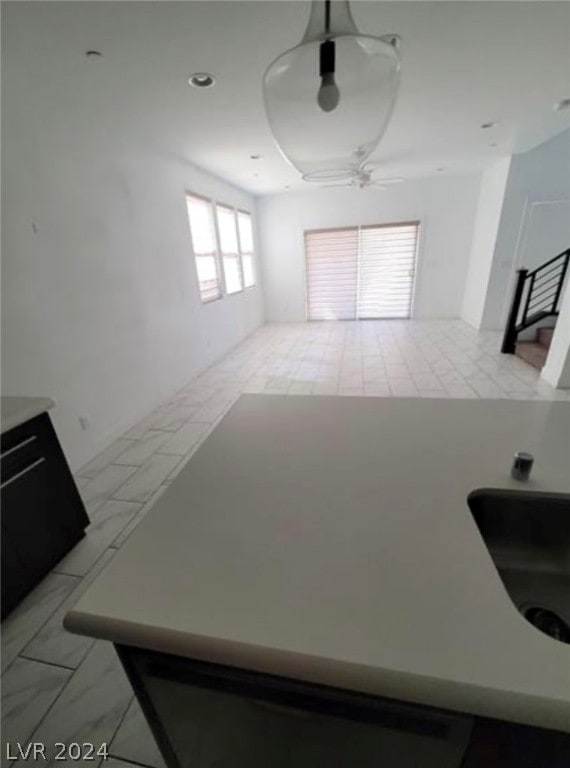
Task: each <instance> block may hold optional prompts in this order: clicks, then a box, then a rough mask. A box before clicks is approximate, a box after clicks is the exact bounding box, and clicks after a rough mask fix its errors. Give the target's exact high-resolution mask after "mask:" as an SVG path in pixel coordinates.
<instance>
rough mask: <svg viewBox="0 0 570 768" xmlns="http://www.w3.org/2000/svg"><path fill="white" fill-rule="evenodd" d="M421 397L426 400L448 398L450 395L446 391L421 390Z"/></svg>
mask: <svg viewBox="0 0 570 768" xmlns="http://www.w3.org/2000/svg"><path fill="white" fill-rule="evenodd" d="M418 392H419V396H420V397H425V398H438V399H441V398H447V397H449V395H448V394H447V392H446V391H445V390H444V389H419V390H418Z"/></svg>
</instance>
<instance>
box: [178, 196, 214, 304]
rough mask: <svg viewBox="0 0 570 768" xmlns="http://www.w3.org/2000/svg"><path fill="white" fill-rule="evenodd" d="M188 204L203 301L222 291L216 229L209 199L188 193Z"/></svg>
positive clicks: (210, 299) (211, 298)
mask: <svg viewBox="0 0 570 768" xmlns="http://www.w3.org/2000/svg"><path fill="white" fill-rule="evenodd" d="M186 205H187V208H188V219H189V221H190V234H191V236H192V248H193V250H194V258H195V260H196V272H197V274H198V285H199V288H200V297H201V299H202V301H203V302H206V301H212V300H213V299H219V298H221V295H222V291H221V287H220V280H219V275H218V265H217V247H216V229H215V226H214V214H213V211H212V205H211V203H210V201H209V200H205V199H204V198H202V197H195V196H194V195H186Z"/></svg>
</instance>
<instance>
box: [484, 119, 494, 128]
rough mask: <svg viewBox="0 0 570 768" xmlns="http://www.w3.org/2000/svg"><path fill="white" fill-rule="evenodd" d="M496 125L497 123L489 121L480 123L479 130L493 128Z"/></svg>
mask: <svg viewBox="0 0 570 768" xmlns="http://www.w3.org/2000/svg"><path fill="white" fill-rule="evenodd" d="M496 125H497V123H495V122H493V121H492V120H490V121H489V122H488V123H482V124H481V128H494V127H495V126H496Z"/></svg>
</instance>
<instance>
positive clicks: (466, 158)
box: [2, 0, 570, 194]
mask: <svg viewBox="0 0 570 768" xmlns="http://www.w3.org/2000/svg"><path fill="white" fill-rule="evenodd" d="M2 6H3V36H4V39H5V43H6V41H9V40H12V41H13V45H12V46H9V50H14V51H16V49H17V56H18V58H19V60H20V61H28V65H29V66H30V67H32V66H35V67H36V68H37V76H38V77H40V78H45V80H46V83H45V87H46V88H48V89H52V90H53V93H54V98H57V97H58V95H59V96H60V97H63V95H64V91H65V96H66V98H67V99H68V101H69V99H71V98H72V99H73V108H74V109H81V108H82V101H84V102H85V106H87V104H88V103H90V104H91V105H92V104H93V103H96V104H97V105H98V108H99V109H100V110H103V111H107V112H110V113H112V114H113V115H116V119H117V124H119V123H120V122H121V121H122V120H123V119H124V120H126V119H127V117H128V119H129V120H130V121H131V122H132V121H133V120H136V121H137V125H138V128H139V134H140V133H142V134H144V135H145V136H146V139H147V140H149V141H151V142H152V143H153V145H155V146H156V147H157V148H160V149H161V150H165V149H167V150H168V151H169V152H171V153H172V154H174V155H176V156H179V157H184V158H186V159H188V160H190V161H192V162H194V163H196V164H198V165H200V166H202V167H203V168H206V169H207V170H209V171H212V172H213V173H215V174H217V175H219V176H221V177H222V178H225V179H227V180H229V181H231V182H233V183H235V184H236V185H238V186H240V187H242V188H244V189H247V190H249V191H251V192H253V193H255V194H266V193H270V192H276V191H282V190H283V189H284V188H285V187H286V186H289V187H290V188H291V189H307V188H310V187H313V185H310V184H309V183H307V182H303V181H302V180H301V179H300V177H299V174H298V173H297V172H296V171H295V170H294V169H292V168H291V167H290V166H289V165H288V164H287V162H286V161H285V160H284V159H283V157H282V156H281V155H280V153H279V151H278V150H277V148H276V146H275V144H274V142H273V140H272V138H271V135H270V133H269V129H268V126H267V123H266V120H265V115H264V111H263V105H262V96H261V78H262V75H263V72H264V70H265V68H266V67H267V65H268V64H269V63H270V62H271V61H272V60H273V59H274V58H275V57H276V56H277V55H278V54H280V53H281V52H283V51H284V50H286V49H287V48H290V47H292V46H293V45H296V44H297V42H298V41H299V40H300V38H301V36H302V33H303V31H304V28H305V25H306V21H307V17H308V9H309V4H308V3H305V2H296V1H293V2H281V1H280V0H278V1H275V2H267V1H266V2H245V1H242V0H233V1H231V0H230V1H229V2H214V1H213V0H209V1H207V2H154V3H149V2H142V3H138V2H137V3H135V2H100V3H90V2H77V3H75V2H63V3H56V2H39V3H30V2H20V3H12V4H10V3H2ZM352 9H353V15H354V18H355V21H356V23H357V25H358V27H359V28H360V29H361V30H362V31H366V32H367V33H370V34H384V33H387V32H397V33H398V34H400V35H401V37H402V41H403V42H402V59H403V65H402V86H401V91H400V95H399V99H398V102H397V105H396V109H395V113H394V116H393V119H392V121H391V123H390V125H389V128H388V130H387V132H386V134H385V137H384V139H383V140H382V142H381V143H380V146H379V148H378V149H377V150H376V152H375V153H374V155H373V158H372V160H373V162H374V163H375V164H376V165H377V167H378V171H377V173H378V175H381V176H403V177H404V178H406V179H408V178H414V177H420V176H426V175H431V174H434V173H436V172H437V169H438V168H441V167H443V168H445V171H443V173H459V172H464V171H471V170H478V169H481V168H483V167H485V166H487V165H489V164H490V163H492V162H493V160H494V159H496V158H498V157H502V156H504V155H506V154H509V153H510V152H511V151H523V150H526V149H528V148H530V147H532V146H534V145H536V144H538V143H540V142H542V141H544V140H545V139H547V138H549V137H550V136H552V135H554V134H556V133H558V132H560V131H561V130H563V129H565V128H566V127H570V110H566V112H555V111H554V110H553V108H552V107H553V104H554V103H555V102H557V101H558V100H560V99H562V98H565V97H570V43H569V39H570V38H569V30H570V3H567V2H498V1H496V0H495V1H493V2H491V1H488V2H474V1H473V0H470V1H469V2H466V1H464V2H402V0H400V2H391V3H390V2H387V3H385V2H373V1H371V0H370V1H368V2H354V3H352ZM93 48H94V49H97V50H100V51H101V52H102V53H103V58H102V59H86V58H85V56H84V52H85V51H86V50H87V49H93ZM4 50H6V44H5V45H4ZM196 71H207V72H211V73H212V74H214V75H215V77H216V78H217V85H216V86H215V87H214V88H212V89H209V90H199V89H195V88H190V87H189V86H188V85H187V79H188V76H189V75H190V74H192V73H193V72H196ZM58 90H59V91H60V92H61V93H59V94H58ZM486 121H498V124H497V126H496V127H494V128H491V129H489V130H482V129H481V128H480V125H481V123H483V122H486ZM492 143H494V144H496V146H494V147H491V146H490V144H492ZM251 154H261V155H262V159H261V160H258V161H254V160H251V159H250V155H251Z"/></svg>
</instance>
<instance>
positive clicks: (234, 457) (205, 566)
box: [65, 395, 570, 765]
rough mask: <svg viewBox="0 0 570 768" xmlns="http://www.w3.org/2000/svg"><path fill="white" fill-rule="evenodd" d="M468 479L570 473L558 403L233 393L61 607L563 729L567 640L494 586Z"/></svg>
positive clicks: (282, 667) (214, 649) (274, 669)
mask: <svg viewBox="0 0 570 768" xmlns="http://www.w3.org/2000/svg"><path fill="white" fill-rule="evenodd" d="M518 450H526V451H530V452H531V453H533V454H534V456H535V466H534V469H533V472H532V476H531V479H530V481H529V482H527V483H525V484H522V483H518V482H516V481H514V480H511V478H510V476H509V471H510V466H511V463H512V456H513V454H514V452H515V451H518ZM476 488H505V489H509V488H511V489H518V490H521V489H523V490H535V491H557V492H568V491H569V490H570V405H568V404H567V403H557V402H554V403H547V402H517V401H507V400H490V401H473V400H438V399H433V400H430V399H421V400H416V399H382V398H351V397H303V396H296V397H291V396H279V395H273V396H272V395H244V396H242V397H241V398H240V399H239V400H238V402H237V403H236V404H235V405H234V407H233V408H232V409H231V410H230V411H229V413H228V414H227V415H226V416H225V417H224V419H223V420H222V421H221V423H220V424H219V425H218V426H217V428H216V429H215V430H214V432H213V433H212V434H211V436H210V437H209V438H208V439H207V440H206V442H205V443H204V444H203V445H202V447H201V448H200V449H199V450H198V451H197V453H196V454H195V455H194V456H193V457H192V458H191V460H190V461H189V463H188V464H187V465H186V467H185V468H184V469H183V470H182V471H181V472H180V474H179V475H178V476H177V477H176V478H175V479H174V480H173V481H172V483H171V485H170V486H169V488H168V490H167V491H166V492H165V493H164V494H163V495H162V496H161V497H160V498H159V499H158V501H157V503H156V505H155V506H154V507H153V509H152V510H151V511H150V512H149V514H148V516H147V517H146V518H145V520H144V521H143V522H142V523H141V524H140V525H139V527H138V528H137V529H136V530H135V531H134V533H133V534H132V535H131V537H130V538H129V540H128V542H127V543H126V544H125V546H124V547H123V548H122V549H121V550H120V552H119V553H118V554H117V556H116V557H115V558H114V560H113V561H112V562H111V563H110V565H109V566H108V567H107V568H106V569H105V571H104V572H103V573H102V574H101V576H100V577H99V578H98V579H97V580H96V581H95V583H94V584H93V585H92V586H91V587H90V588H89V589H88V590H87V591H86V592H85V594H84V595H83V596H82V597H81V598H80V600H79V602H78V603H77V604H76V606H75V607H74V608H73V610H72V611H71V612H70V613H69V614H68V615H67V618H66V622H65V624H66V627H67V628H68V629H69V630H71V631H73V632H78V633H80V634H86V635H91V636H93V637H97V638H103V639H106V640H110V641H112V642H114V643H115V644H117V645H118V646H128V647H133V648H140V649H146V650H148V651H152V652H158V653H160V654H172V655H174V656H176V657H180V658H183V659H191V660H200V661H203V662H207V663H211V664H214V665H224V666H227V667H231V668H235V669H239V670H247V671H250V672H255V673H265V674H268V675H272V676H276V677H279V678H287V679H291V680H295V681H300V682H304V683H310V684H317V685H324V686H330V687H332V688H335V689H341V690H344V691H350V692H356V693H360V694H369V695H372V696H375V697H387V698H388V699H393V700H398V701H403V702H409V703H417V704H421V705H428V706H429V707H435V708H439V709H442V710H446V711H451V712H458V713H469V714H472V715H479V716H483V717H485V718H496V719H498V720H502V721H509V722H512V723H521V724H526V725H530V726H539V727H541V728H546V729H554V730H557V731H564V732H570V646H569V645H565V644H563V643H560V642H557V641H555V640H553V639H551V638H549V637H547V636H546V635H543V634H542V633H540V632H539V631H538V630H537V629H535V628H534V627H532V626H531V625H530V624H529V623H528V622H527V621H526V620H525V619H524V618H523V617H522V616H521V615H520V614H519V612H518V611H517V609H516V608H515V606H514V605H513V603H512V601H511V599H510V598H509V596H508V595H507V593H506V591H505V589H504V587H503V584H502V582H501V580H500V578H499V575H498V573H497V570H496V569H495V566H494V564H493V561H492V559H491V557H490V555H489V553H488V551H487V549H486V546H485V544H484V543H483V540H482V538H481V536H480V534H479V532H478V529H477V526H476V525H475V523H474V520H473V518H472V515H471V512H470V510H469V508H468V506H467V501H466V499H467V496H468V494H469V493H470V492H471V491H473V490H474V489H476ZM569 525H570V520H569ZM189 764H190V763H189ZM220 764H222V763H220ZM224 765H225V763H224ZM240 765H241V763H240ZM367 765H368V764H367Z"/></svg>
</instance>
